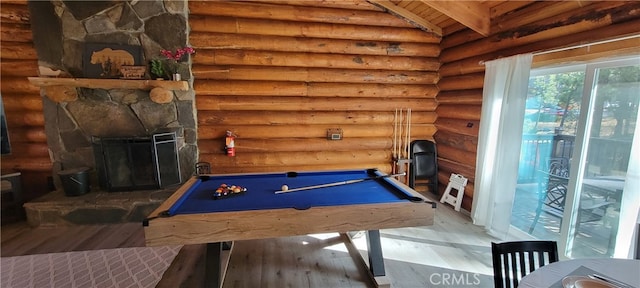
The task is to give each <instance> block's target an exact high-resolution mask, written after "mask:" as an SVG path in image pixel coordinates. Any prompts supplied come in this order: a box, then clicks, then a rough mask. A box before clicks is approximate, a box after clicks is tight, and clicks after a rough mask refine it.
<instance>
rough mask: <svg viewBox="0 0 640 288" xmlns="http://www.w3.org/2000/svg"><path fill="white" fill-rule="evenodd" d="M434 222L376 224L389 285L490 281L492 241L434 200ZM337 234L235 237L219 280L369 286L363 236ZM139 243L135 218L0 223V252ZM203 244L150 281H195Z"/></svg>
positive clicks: (250, 283)
mask: <svg viewBox="0 0 640 288" xmlns="http://www.w3.org/2000/svg"><path fill="white" fill-rule="evenodd" d="M434 222H435V223H434V225H433V226H428V227H414V228H402V229H385V230H381V235H382V248H383V253H384V256H385V266H386V271H387V275H389V278H390V281H391V283H392V285H393V286H394V287H456V286H466V285H467V284H474V285H472V286H473V287H492V286H493V282H492V279H491V278H490V277H491V276H490V275H492V270H491V267H492V264H491V249H490V246H491V241H497V240H496V239H494V238H492V237H490V236H487V235H486V234H485V233H484V232H483V230H482V228H480V227H477V226H475V225H473V224H471V222H470V219H469V217H468V216H466V215H464V214H462V213H458V212H455V211H453V209H452V208H451V207H450V206H448V205H439V206H438V208H437V211H436V217H435V221H434ZM344 241H345V239H343V237H341V236H340V235H339V234H337V233H329V234H313V235H305V236H297V237H286V238H276V239H260V240H249V241H237V242H235V246H234V250H233V253H232V254H231V259H230V263H229V266H230V268H229V270H228V272H227V275H226V279H225V283H224V287H373V284H372V282H371V281H370V279H369V277H368V271H367V270H366V268H365V267H363V266H362V265H361V263H360V261H358V259H356V258H354V256H358V255H355V254H357V253H361V254H363V255H366V251H365V250H366V240H365V237H361V238H356V239H354V241H353V242H354V244H355V247H357V249H358V251H354V250H353V249H351V250H350V249H348V247H347V246H346V245H345V242H344ZM143 246H144V232H143V228H142V225H141V224H140V223H125V224H117V225H95V226H75V227H63V228H60V227H59V228H47V227H41V228H35V229H34V228H30V227H28V226H27V225H26V223H17V224H10V225H4V226H2V229H1V243H0V251H1V255H2V257H7V256H18V255H29V254H40V253H54V252H68V251H81V250H95V249H110V248H121V247H143ZM203 251H204V245H189V246H185V247H183V249H182V250H181V252H180V254H178V256H177V257H176V259H175V260H174V262H173V264H172V266H171V267H170V268H169V270H168V272H167V273H165V275H164V276H163V279H162V280H161V281H160V283H159V284H158V286H157V287H198V286H199V285H200V284H201V282H202V279H203V273H204V271H203V268H204V265H203V263H204V262H203V261H204V258H203V257H201V256H202V255H203ZM451 277H455V278H451ZM462 278H465V279H464V280H460V279H462ZM447 279H448V280H447ZM451 279H457V280H455V281H458V282H455V283H453V282H451V281H452V280H451ZM459 281H464V283H462V282H459ZM452 284H453V285H452Z"/></svg>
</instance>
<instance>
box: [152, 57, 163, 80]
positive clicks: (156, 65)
mask: <svg viewBox="0 0 640 288" xmlns="http://www.w3.org/2000/svg"><path fill="white" fill-rule="evenodd" d="M163 62H164V61H163V60H160V59H153V60H151V71H150V72H151V77H153V78H154V79H156V80H160V79H165V77H166V72H165V70H164V63H163Z"/></svg>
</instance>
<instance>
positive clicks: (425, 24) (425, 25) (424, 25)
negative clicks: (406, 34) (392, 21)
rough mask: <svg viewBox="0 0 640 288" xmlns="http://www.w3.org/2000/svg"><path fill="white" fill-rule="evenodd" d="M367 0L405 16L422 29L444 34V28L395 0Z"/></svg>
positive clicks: (397, 14)
mask: <svg viewBox="0 0 640 288" xmlns="http://www.w3.org/2000/svg"><path fill="white" fill-rule="evenodd" d="M367 1H368V2H369V3H371V4H373V5H376V6H378V7H380V8H383V9H386V10H387V11H389V12H390V13H391V14H394V15H396V16H398V17H401V18H404V19H405V20H407V21H409V22H410V23H411V24H413V25H415V26H417V27H418V28H420V29H422V30H425V31H428V32H433V33H435V34H436V35H438V36H442V28H440V27H438V26H437V25H435V24H433V23H431V22H429V21H427V20H425V19H424V18H422V17H420V16H418V15H416V14H414V13H413V12H411V11H409V10H407V9H404V8H402V7H400V6H398V5H396V4H393V2H391V1H388V0H367Z"/></svg>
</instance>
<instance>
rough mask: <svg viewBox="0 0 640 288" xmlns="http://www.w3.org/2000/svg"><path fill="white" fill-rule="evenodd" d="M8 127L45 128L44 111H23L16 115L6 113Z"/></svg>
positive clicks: (14, 113) (11, 112)
mask: <svg viewBox="0 0 640 288" xmlns="http://www.w3.org/2000/svg"><path fill="white" fill-rule="evenodd" d="M5 112H6V118H7V125H8V126H9V127H29V126H36V127H44V115H43V114H42V111H22V112H20V113H16V112H14V111H5Z"/></svg>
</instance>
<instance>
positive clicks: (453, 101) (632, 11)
mask: <svg viewBox="0 0 640 288" xmlns="http://www.w3.org/2000/svg"><path fill="white" fill-rule="evenodd" d="M540 10H544V11H545V13H536V12H535V11H540ZM542 15H543V16H544V17H541V16H542ZM492 23H493V25H492V32H491V35H489V36H488V37H482V36H480V35H479V34H477V33H475V32H473V31H472V30H470V29H465V30H460V31H457V32H455V33H450V34H446V29H445V35H444V36H443V41H442V42H441V48H442V53H441V55H440V61H441V65H442V67H441V68H440V70H439V72H440V76H441V77H442V79H441V80H440V82H439V84H438V86H439V88H440V93H439V94H438V97H437V99H438V103H439V106H438V108H437V109H436V114H437V115H438V119H437V120H436V127H437V130H438V132H437V133H436V134H435V136H434V137H435V140H436V142H437V143H438V153H439V155H438V156H439V162H438V163H439V180H440V183H441V184H442V185H447V183H448V181H449V176H450V174H451V173H461V174H463V175H464V176H466V177H467V178H469V180H470V181H469V185H468V186H467V187H466V189H465V198H464V199H463V202H462V206H463V207H464V208H465V209H469V210H470V208H471V203H472V201H473V194H474V186H473V183H474V181H475V165H476V155H477V153H476V151H477V143H478V126H479V120H480V111H481V106H482V88H483V79H484V66H483V65H482V64H481V62H482V61H487V60H493V59H497V58H501V57H507V56H512V55H516V54H521V53H529V52H539V51H545V50H552V49H556V48H560V47H570V46H574V45H579V44H585V43H593V42H597V41H602V40H608V39H613V38H617V37H620V36H625V35H632V34H638V33H639V32H640V29H639V28H638V27H640V2H623V1H606V2H600V1H598V2H581V1H580V2H578V1H571V2H569V1H566V2H565V1H560V2H557V1H551V2H546V1H541V2H534V3H533V4H530V5H528V6H526V7H522V8H521V9H518V10H514V11H512V12H510V13H508V14H504V15H496V18H495V19H492ZM626 42H629V41H626ZM632 42H633V41H632ZM634 43H635V44H634ZM637 44H638V42H637V40H636V41H635V42H633V43H622V42H620V44H608V45H607V49H606V50H607V51H609V53H603V51H599V50H602V49H599V50H598V49H594V51H593V53H598V54H597V55H596V54H594V55H592V56H593V57H599V56H615V55H618V56H619V55H621V54H623V53H629V51H630V50H633V51H635V53H637V51H638V49H637ZM634 46H635V49H634ZM587 50H589V49H587ZM586 54H589V52H586V53H585V52H581V54H580V56H581V57H576V58H575V59H573V58H572V56H571V55H564V56H559V57H558V58H556V59H553V60H550V59H549V55H541V57H538V56H536V57H534V66H536V63H535V62H536V61H537V60H538V59H540V61H546V62H545V64H552V63H557V62H562V61H571V60H576V59H579V60H586V59H589V57H584V56H588V55H586ZM442 187H443V186H441V191H442Z"/></svg>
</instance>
